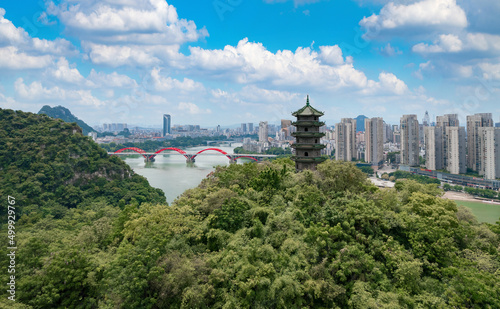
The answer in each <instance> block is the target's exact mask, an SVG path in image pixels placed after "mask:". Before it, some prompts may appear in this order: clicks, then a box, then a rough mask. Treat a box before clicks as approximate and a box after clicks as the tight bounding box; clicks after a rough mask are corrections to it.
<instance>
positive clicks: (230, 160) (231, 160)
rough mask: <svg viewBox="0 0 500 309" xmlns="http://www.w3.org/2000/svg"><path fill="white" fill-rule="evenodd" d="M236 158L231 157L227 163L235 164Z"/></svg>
mask: <svg viewBox="0 0 500 309" xmlns="http://www.w3.org/2000/svg"><path fill="white" fill-rule="evenodd" d="M236 163H237V162H236V159H235V158H231V159H229V164H236Z"/></svg>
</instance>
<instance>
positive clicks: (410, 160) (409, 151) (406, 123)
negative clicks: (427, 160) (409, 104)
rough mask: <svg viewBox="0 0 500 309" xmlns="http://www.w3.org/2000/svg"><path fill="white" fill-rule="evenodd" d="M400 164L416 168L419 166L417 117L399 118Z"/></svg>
mask: <svg viewBox="0 0 500 309" xmlns="http://www.w3.org/2000/svg"><path fill="white" fill-rule="evenodd" d="M400 131H401V163H402V164H406V165H410V166H418V165H419V164H420V160H419V159H420V158H419V154H420V146H419V141H420V137H419V125H418V120H417V115H403V117H401V129H400Z"/></svg>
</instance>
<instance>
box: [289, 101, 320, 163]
mask: <svg viewBox="0 0 500 309" xmlns="http://www.w3.org/2000/svg"><path fill="white" fill-rule="evenodd" d="M292 115H293V116H295V117H297V121H295V122H294V123H293V125H294V126H295V127H297V132H295V133H293V136H294V137H295V138H296V141H295V143H294V144H293V145H292V147H293V148H295V156H293V157H292V159H293V160H294V161H295V168H296V169H297V170H299V171H301V170H304V169H311V170H315V169H316V165H317V164H318V163H321V162H323V161H325V160H326V158H325V157H321V150H322V149H323V148H325V147H326V146H325V145H322V144H321V143H320V139H321V138H322V137H323V136H325V133H323V132H320V131H319V128H320V127H321V126H324V125H325V123H324V122H321V121H319V117H321V116H323V113H322V112H320V111H318V110H316V109H315V108H313V107H312V106H311V105H309V96H307V101H306V105H305V106H304V107H302V108H301V109H299V110H298V111H296V112H294V113H293V114H292Z"/></svg>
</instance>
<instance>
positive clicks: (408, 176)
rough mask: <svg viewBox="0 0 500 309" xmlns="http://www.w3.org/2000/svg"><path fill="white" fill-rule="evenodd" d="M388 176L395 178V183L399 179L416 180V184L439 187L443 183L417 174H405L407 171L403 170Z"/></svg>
mask: <svg viewBox="0 0 500 309" xmlns="http://www.w3.org/2000/svg"><path fill="white" fill-rule="evenodd" d="M388 175H389V177H394V178H393V180H394V181H396V180H398V179H411V180H415V181H416V182H418V183H422V184H437V185H440V184H441V181H440V180H439V179H437V178H431V177H428V176H423V175H417V174H413V173H410V172H405V171H401V170H397V171H395V172H392V173H389V174H388Z"/></svg>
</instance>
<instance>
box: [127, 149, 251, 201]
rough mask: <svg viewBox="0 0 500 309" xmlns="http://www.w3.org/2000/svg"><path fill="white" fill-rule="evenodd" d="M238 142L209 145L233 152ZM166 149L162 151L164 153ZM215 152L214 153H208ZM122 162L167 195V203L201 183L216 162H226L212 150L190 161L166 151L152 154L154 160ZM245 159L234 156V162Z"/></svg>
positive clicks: (190, 151)
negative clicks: (189, 162)
mask: <svg viewBox="0 0 500 309" xmlns="http://www.w3.org/2000/svg"><path fill="white" fill-rule="evenodd" d="M239 146H241V143H232V144H231V146H229V144H222V145H220V146H210V147H214V148H219V149H221V150H224V151H225V152H227V153H233V150H234V148H235V147H239ZM206 148H209V147H207V146H201V147H189V148H183V150H184V151H186V152H187V153H196V152H198V151H200V150H203V149H206ZM165 153H166V154H165ZM212 154H218V155H212ZM125 162H126V163H127V164H128V165H129V166H130V167H131V168H132V169H133V170H134V172H136V173H137V174H139V175H142V176H144V177H146V178H147V180H148V181H149V184H150V185H151V186H153V187H155V188H159V189H162V190H163V192H165V196H166V197H167V202H168V204H169V205H170V204H172V202H173V201H174V200H175V199H176V198H177V197H178V196H179V195H181V194H182V193H183V192H184V191H186V190H187V189H190V188H194V187H196V186H198V185H199V184H200V183H201V180H202V179H203V178H205V177H206V176H207V175H208V174H210V172H212V171H213V170H214V169H215V168H214V167H215V166H217V165H223V166H226V165H228V164H229V159H228V158H227V157H226V156H224V155H222V154H219V153H218V152H215V151H207V152H205V153H202V154H201V155H198V156H197V157H196V162H195V163H194V164H186V158H184V156H181V155H178V154H177V153H175V154H171V155H170V154H168V152H163V155H159V156H156V161H155V162H154V163H148V164H146V163H144V158H143V157H140V158H126V159H125ZM244 162H248V160H247V159H238V163H239V164H242V163H244Z"/></svg>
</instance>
